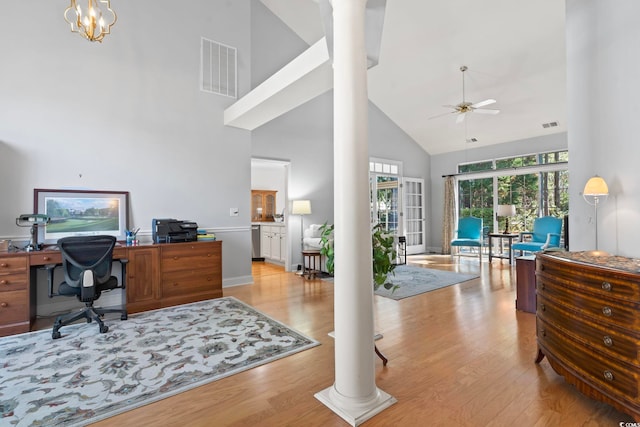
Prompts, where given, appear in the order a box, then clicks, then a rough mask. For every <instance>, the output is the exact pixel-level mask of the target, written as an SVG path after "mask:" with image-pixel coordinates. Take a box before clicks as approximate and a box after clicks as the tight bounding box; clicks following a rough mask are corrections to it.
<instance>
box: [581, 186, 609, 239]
mask: <svg viewBox="0 0 640 427" xmlns="http://www.w3.org/2000/svg"><path fill="white" fill-rule="evenodd" d="M608 195H609V187H608V186H607V183H606V182H605V180H604V179H602V177H599V176H598V175H595V176H592V177H591V178H589V181H587V183H586V184H585V186H584V190H583V191H582V197H584V200H585V201H586V202H587V203H589V204H590V205H593V209H594V212H595V215H594V220H595V223H596V251H598V204H599V203H600V201H601V200H607V196H608Z"/></svg>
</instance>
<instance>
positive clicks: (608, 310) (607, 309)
mask: <svg viewBox="0 0 640 427" xmlns="http://www.w3.org/2000/svg"><path fill="white" fill-rule="evenodd" d="M602 314H604V315H605V316H607V317H611V315H612V314H613V310H611V307H602Z"/></svg>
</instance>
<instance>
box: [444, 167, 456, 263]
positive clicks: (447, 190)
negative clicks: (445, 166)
mask: <svg viewBox="0 0 640 427" xmlns="http://www.w3.org/2000/svg"><path fill="white" fill-rule="evenodd" d="M455 229H456V179H455V178H454V177H452V176H447V177H446V178H445V180H444V214H443V215H442V253H443V254H444V255H448V254H450V253H451V239H453V238H454V233H455Z"/></svg>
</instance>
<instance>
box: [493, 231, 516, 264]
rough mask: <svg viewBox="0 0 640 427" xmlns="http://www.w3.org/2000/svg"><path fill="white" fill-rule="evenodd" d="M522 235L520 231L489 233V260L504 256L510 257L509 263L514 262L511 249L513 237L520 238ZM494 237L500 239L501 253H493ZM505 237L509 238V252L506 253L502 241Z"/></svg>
mask: <svg viewBox="0 0 640 427" xmlns="http://www.w3.org/2000/svg"><path fill="white" fill-rule="evenodd" d="M518 236H520V235H519V234H518V233H507V234H504V233H489V262H491V259H492V258H503V259H508V260H509V264H512V263H513V252H512V250H511V245H512V244H513V239H516V238H518ZM493 239H500V253H499V254H493ZM503 239H506V240H507V248H508V250H507V254H506V255H505V254H504V253H503V252H502V243H503Z"/></svg>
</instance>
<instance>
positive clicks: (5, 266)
mask: <svg viewBox="0 0 640 427" xmlns="http://www.w3.org/2000/svg"><path fill="white" fill-rule="evenodd" d="M0 267H2V268H7V267H9V264H7V263H6V262H3V263H2V264H0Z"/></svg>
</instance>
